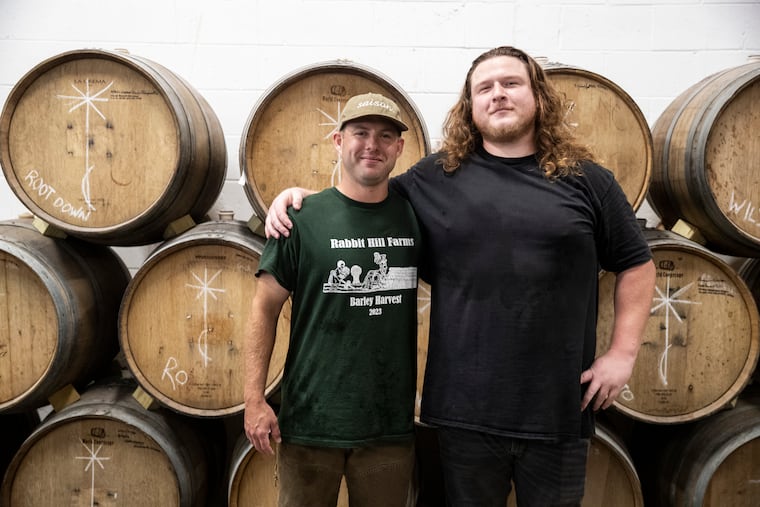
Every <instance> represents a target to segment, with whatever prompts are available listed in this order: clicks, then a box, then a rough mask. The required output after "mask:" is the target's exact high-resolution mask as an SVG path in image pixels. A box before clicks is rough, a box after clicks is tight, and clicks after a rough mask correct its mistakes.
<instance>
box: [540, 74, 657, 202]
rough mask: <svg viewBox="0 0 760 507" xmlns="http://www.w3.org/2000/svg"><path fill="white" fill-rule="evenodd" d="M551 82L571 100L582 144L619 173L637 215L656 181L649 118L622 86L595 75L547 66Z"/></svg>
mask: <svg viewBox="0 0 760 507" xmlns="http://www.w3.org/2000/svg"><path fill="white" fill-rule="evenodd" d="M542 66H543V68H544V72H546V77H547V79H548V80H549V81H550V82H551V84H552V85H553V86H554V87H555V88H556V89H557V90H559V91H560V92H561V93H562V94H563V95H564V96H565V99H566V100H567V107H568V111H567V117H566V119H567V121H568V122H569V123H570V124H571V125H572V126H573V127H574V129H575V133H576V136H577V137H578V139H579V140H580V141H581V142H583V143H584V144H587V145H588V146H589V147H590V148H591V149H592V151H593V152H594V154H595V155H596V157H597V158H598V159H599V162H600V163H601V164H602V165H603V166H605V167H606V168H607V169H609V170H610V171H612V172H613V173H614V174H615V178H616V179H617V181H618V183H620V186H621V187H622V189H623V192H624V193H625V195H626V197H627V198H628V202H629V203H630V204H631V206H632V207H633V209H634V210H636V209H638V208H639V206H640V205H641V203H642V202H643V201H644V199H645V198H646V194H647V190H648V188H649V182H650V179H651V176H652V153H653V148H652V134H651V132H650V130H649V124H648V123H647V121H646V118H645V117H644V114H643V113H642V112H641V109H639V107H638V105H636V103H635V102H634V100H633V99H632V98H631V97H630V95H628V93H626V92H625V90H623V89H622V88H621V87H620V86H618V85H617V84H615V83H614V82H612V81H610V80H609V79H607V78H605V77H603V76H600V75H599V74H596V73H594V72H590V71H588V70H584V69H580V68H577V67H572V66H569V65H564V64H561V63H556V62H545V63H542Z"/></svg>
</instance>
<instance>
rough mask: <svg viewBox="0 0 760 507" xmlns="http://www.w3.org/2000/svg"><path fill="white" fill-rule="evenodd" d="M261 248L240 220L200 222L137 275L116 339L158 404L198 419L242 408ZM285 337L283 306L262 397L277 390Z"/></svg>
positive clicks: (286, 326) (287, 326)
mask: <svg viewBox="0 0 760 507" xmlns="http://www.w3.org/2000/svg"><path fill="white" fill-rule="evenodd" d="M263 248H264V240H263V239H262V238H261V237H259V236H257V235H255V234H253V233H252V232H251V231H250V229H249V228H248V227H247V226H246V224H245V223H244V222H240V221H237V220H222V221H218V222H216V221H212V222H204V223H201V224H199V225H197V226H195V227H193V228H192V229H189V230H188V231H186V232H184V233H182V234H180V235H179V236H177V237H175V238H173V239H171V240H168V241H166V242H164V243H162V244H161V245H159V246H158V247H157V248H156V249H155V250H154V251H153V252H152V253H151V254H150V255H149V256H148V257H147V259H146V260H145V262H144V263H143V265H142V266H141V267H140V268H139V269H138V271H137V272H136V273H135V275H134V278H133V279H132V281H131V282H130V284H129V286H128V287H127V289H126V293H125V295H124V298H123V300H122V303H121V311H120V313H119V326H118V328H119V340H120V343H121V348H122V351H123V352H124V356H125V358H126V361H127V364H128V366H129V369H130V370H131V371H132V374H133V375H134V376H135V378H136V379H137V381H138V382H139V384H140V385H141V386H142V388H143V389H144V390H145V391H147V392H148V393H149V394H150V395H152V396H153V397H154V398H156V399H157V400H158V401H159V402H161V403H162V404H164V405H166V406H168V407H170V408H172V409H173V410H175V411H178V412H180V413H183V414H187V415H192V416H198V417H218V416H226V415H231V414H235V413H239V412H241V411H243V409H244V398H243V386H244V375H243V362H244V354H243V350H244V349H243V347H244V341H245V340H246V338H247V337H246V331H247V329H246V326H247V322H248V316H249V312H250V309H251V300H252V299H253V295H254V294H255V292H256V281H257V278H256V277H255V276H254V275H255V273H256V271H257V270H258V265H259V258H260V255H261V252H262V250H263ZM289 332H290V302H289V301H288V302H287V303H286V304H285V306H284V308H283V312H282V313H281V315H280V319H279V322H278V329H277V338H276V341H275V348H274V351H273V354H272V360H271V362H270V365H269V373H268V375H267V391H266V393H267V395H269V394H271V393H272V391H273V390H275V389H276V388H277V387H278V386H279V381H280V378H281V376H282V369H283V367H284V364H285V356H286V354H287V349H288V341H289Z"/></svg>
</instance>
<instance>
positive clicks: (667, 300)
mask: <svg viewBox="0 0 760 507" xmlns="http://www.w3.org/2000/svg"><path fill="white" fill-rule="evenodd" d="M692 285H694V282H691V283H690V284H688V285H685V286H683V287H681V288H680V289H678V290H677V291H675V292H674V293H673V294H671V293H670V277H666V285H665V292H663V291H662V290H660V287H659V286H655V289H656V290H657V294H659V296H660V297H654V298H652V300H653V301H655V302H659V303H658V304H656V305H655V306H653V307H652V309H651V310H650V311H649V314H650V315H654V313H655V312H656V311H657V310H659V309H660V308H662V307H663V306H664V307H665V350H663V352H662V354H661V355H660V361H659V374H660V380H661V381H662V385H665V386H666V385H668V353H669V352H670V347H671V344H670V312H673V315H675V317H676V319H678V322H683V320H682V319H681V316H680V315H678V312H677V311H676V309H675V306H674V303H682V304H685V305H701V304H702V303H701V302H700V301H689V300H687V299H678V296H680V295H681V294H683V293H684V292H686V291H687V290H688V289H689V287H691V286H692Z"/></svg>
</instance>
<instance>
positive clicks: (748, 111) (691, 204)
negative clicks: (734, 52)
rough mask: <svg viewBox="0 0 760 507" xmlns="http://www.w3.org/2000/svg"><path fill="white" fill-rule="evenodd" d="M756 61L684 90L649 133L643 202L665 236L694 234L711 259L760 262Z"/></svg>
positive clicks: (759, 80) (759, 69)
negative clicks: (677, 228) (680, 229)
mask: <svg viewBox="0 0 760 507" xmlns="http://www.w3.org/2000/svg"><path fill="white" fill-rule="evenodd" d="M758 128H760V58H755V59H753V60H751V61H750V62H748V63H747V64H745V65H740V66H737V67H734V68H730V69H726V70H723V71H720V72H717V73H715V74H712V75H710V76H708V77H706V78H705V79H703V80H701V81H700V82H698V83H696V84H694V85H693V86H691V87H689V88H688V89H686V90H685V91H684V92H682V93H681V94H680V95H679V96H678V97H676V99H675V100H673V102H671V103H670V105H669V106H668V107H667V108H666V109H665V111H664V112H663V113H662V114H661V115H660V117H659V118H658V119H657V121H656V122H655V124H654V126H653V128H652V135H653V140H654V153H655V156H654V171H653V174H652V182H651V185H650V189H649V196H648V200H649V202H650V204H651V205H652V208H653V209H654V210H655V211H656V212H657V214H658V215H659V216H660V218H661V220H662V222H663V225H664V226H665V227H666V228H667V229H670V228H672V227H673V225H674V224H675V223H676V222H677V221H678V220H679V219H681V220H684V221H686V222H688V223H690V224H691V225H693V226H695V227H696V228H697V229H699V231H700V232H701V234H702V235H703V236H704V237H705V238H706V240H707V246H708V248H710V249H711V250H713V251H715V252H720V253H723V254H728V255H735V256H740V257H758V256H760V227H758V224H760V214H759V213H758V203H760V186H759V185H757V176H756V172H757V171H756V165H757V161H758V160H760V144H758V143H757V142H754V141H753V140H754V139H756V137H757V130H758Z"/></svg>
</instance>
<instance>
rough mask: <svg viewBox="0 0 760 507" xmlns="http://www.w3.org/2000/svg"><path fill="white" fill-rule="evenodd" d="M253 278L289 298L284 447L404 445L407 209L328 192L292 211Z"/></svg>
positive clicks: (411, 373) (410, 338)
mask: <svg viewBox="0 0 760 507" xmlns="http://www.w3.org/2000/svg"><path fill="white" fill-rule="evenodd" d="M289 214H290V218H291V220H292V221H293V224H294V225H293V228H292V230H291V234H290V237H288V238H281V239H278V240H274V239H270V240H269V241H268V242H267V244H266V247H265V248H264V251H263V253H262V255H261V259H260V262H259V270H260V271H266V272H268V273H271V274H272V275H273V276H274V277H275V278H276V279H277V281H278V282H279V283H280V285H282V286H283V287H285V288H286V289H288V290H289V291H291V293H292V303H293V306H292V312H291V329H290V344H289V349H288V356H287V359H286V361H285V371H284V373H283V379H282V383H281V397H282V401H281V406H280V411H279V413H278V421H279V425H280V430H281V431H282V435H283V440H284V441H286V442H291V443H296V444H301V445H318V446H325V447H359V446H363V445H369V444H374V443H379V442H383V441H397V440H405V439H409V438H411V436H412V434H413V430H414V399H415V390H416V364H417V362H416V361H417V359H416V356H417V346H416V343H417V340H416V336H417V263H418V257H419V255H420V250H421V245H420V243H421V237H420V231H419V228H418V226H417V221H416V218H415V216H414V212H413V210H412V208H411V206H410V205H409V203H408V202H407V201H406V200H405V199H403V198H401V197H400V196H399V195H398V194H396V193H395V192H391V194H390V195H389V196H388V198H387V199H385V200H384V201H383V202H381V203H376V204H367V203H361V202H356V201H353V200H351V199H349V198H347V197H345V196H344V195H343V194H341V193H340V192H338V191H337V190H336V189H334V188H329V189H327V190H324V191H322V192H320V193H318V194H315V195H312V196H310V197H308V198H306V199H305V200H304V203H303V206H302V208H301V210H300V211H297V212H294V211H293V210H292V209H291V210H289Z"/></svg>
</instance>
